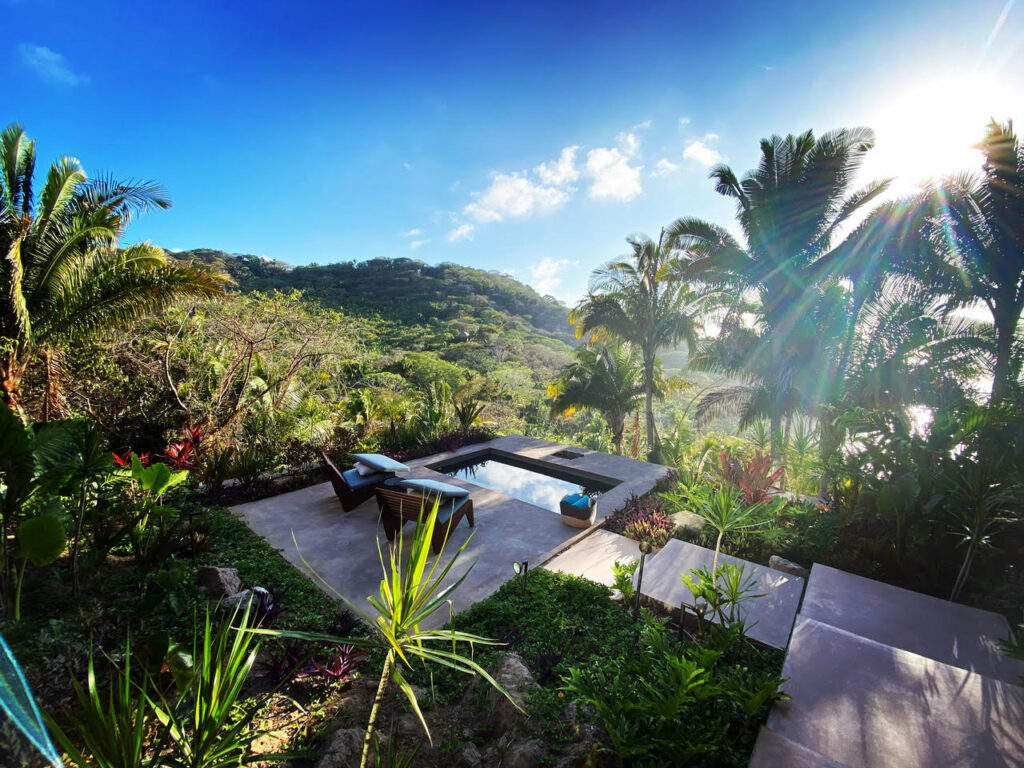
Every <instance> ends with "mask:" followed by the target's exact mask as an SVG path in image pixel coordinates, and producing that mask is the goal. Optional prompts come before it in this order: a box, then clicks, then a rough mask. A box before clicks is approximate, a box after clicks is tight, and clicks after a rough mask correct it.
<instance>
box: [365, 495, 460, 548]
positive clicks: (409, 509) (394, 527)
mask: <svg viewBox="0 0 1024 768" xmlns="http://www.w3.org/2000/svg"><path fill="white" fill-rule="evenodd" d="M403 482H407V481H403ZM408 482H411V481H408ZM409 490H410V491H411V492H407V491H404V490H398V489H393V488H382V487H380V486H378V487H377V488H375V489H374V492H375V494H376V496H377V506H378V507H379V508H380V516H381V522H382V523H383V524H384V534H385V535H386V536H387V537H388V541H390V542H393V541H394V540H395V534H397V533H398V531H399V530H400V529H401V527H402V526H403V525H405V523H406V521H408V520H412V521H413V522H417V521H419V519H420V515H421V513H422V514H423V515H427V514H428V513H429V512H430V510H431V509H433V506H434V502H435V501H436V500H437V499H438V498H440V504H439V505H438V509H437V522H436V523H435V524H434V536H433V538H432V540H431V542H430V545H431V548H432V549H433V550H434V554H435V555H436V554H437V553H438V552H440V551H441V547H443V546H444V542H445V539H447V538H448V533H449V531H451V530H452V529H453V528H455V526H457V525H458V524H459V521H460V520H461V519H462V518H463V517H465V518H466V520H468V521H469V527H470V528H472V527H473V500H472V499H471V498H470V497H469V496H460V497H453V496H445V495H444V494H443V493H439V492H438V491H436V490H430V489H420V488H410V489H409Z"/></svg>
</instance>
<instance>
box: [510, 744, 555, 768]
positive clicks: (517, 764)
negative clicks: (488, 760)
mask: <svg viewBox="0 0 1024 768" xmlns="http://www.w3.org/2000/svg"><path fill="white" fill-rule="evenodd" d="M547 753H548V750H547V747H546V746H544V742H543V741H541V740H540V739H530V740H529V741H520V742H516V743H514V744H513V745H512V746H511V747H509V749H508V752H506V753H505V756H504V757H503V758H502V759H501V768H535V766H538V765H540V762H541V760H542V759H543V758H544V756H545V755H547Z"/></svg>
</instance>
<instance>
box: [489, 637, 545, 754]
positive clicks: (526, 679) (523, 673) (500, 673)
mask: <svg viewBox="0 0 1024 768" xmlns="http://www.w3.org/2000/svg"><path fill="white" fill-rule="evenodd" d="M494 680H495V681H496V682H497V683H498V685H500V686H501V687H502V688H504V689H505V690H506V691H508V693H509V695H510V696H511V697H512V700H513V701H515V703H516V704H518V705H519V706H520V707H523V706H524V702H525V701H526V697H527V696H528V695H529V694H530V693H532V692H533V691H534V690H536V689H537V688H538V687H539V686H538V685H537V681H536V680H534V679H533V675H531V674H530V670H528V669H527V668H526V665H525V664H523V661H522V659H520V658H519V656H517V655H516V654H514V653H510V654H509V655H507V656H503V657H502V659H501V662H500V663H499V664H498V669H497V671H495V673H494ZM487 700H488V701H489V702H490V704H491V706H492V707H493V708H494V713H495V717H496V719H497V726H498V728H499V729H500V730H502V731H504V730H507V729H508V728H509V727H510V726H511V725H512V724H513V723H514V722H515V721H516V720H517V719H518V718H519V717H520V714H521V713H520V712H519V710H517V709H516V707H515V705H513V704H512V702H511V701H509V700H508V698H506V697H505V696H504V695H503V694H502V693H501V692H500V691H498V690H497V689H495V688H493V687H492V688H491V689H490V690H489V691H488V692H487ZM503 765H504V763H503Z"/></svg>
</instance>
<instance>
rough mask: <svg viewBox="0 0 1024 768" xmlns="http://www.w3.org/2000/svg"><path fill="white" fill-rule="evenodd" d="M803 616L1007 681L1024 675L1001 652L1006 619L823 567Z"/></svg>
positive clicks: (814, 573) (817, 568)
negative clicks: (1000, 644) (1000, 647)
mask: <svg viewBox="0 0 1024 768" xmlns="http://www.w3.org/2000/svg"><path fill="white" fill-rule="evenodd" d="M800 615H801V616H806V617H807V618H810V619H815V620H817V621H820V622H823V623H825V624H830V625H831V626H833V627H837V628H839V629H845V630H846V631H848V632H852V633H853V634H855V635H860V636H861V637H865V638H868V639H870V640H877V641H878V642H880V643H884V644H885V645H891V646H892V647H893V648H901V649H903V650H905V651H913V652H914V653H917V654H920V655H921V656H926V657H928V658H929V659H935V660H936V661H941V662H944V663H946V664H952V665H953V666H957V667H960V668H962V669H967V670H972V671H975V672H978V673H980V674H983V675H986V676H988V677H993V678H996V679H999V680H1005V681H1006V682H1010V683H1017V682H1019V680H1020V678H1021V676H1022V675H1024V662H1019V661H1016V660H1014V659H1010V658H1007V657H1006V656H1005V655H1003V654H1002V653H1000V651H999V641H1000V640H1005V639H1006V638H1007V637H1009V634H1010V627H1009V624H1008V623H1007V621H1006V619H1005V618H1004V617H1003V616H1001V615H999V614H997V613H991V612H989V611H982V610H979V609H977V608H971V607H969V606H966V605H961V604H959V603H951V602H949V601H947V600H941V599H939V598H937V597H931V596H929V595H922V594H920V593H918V592H911V591H909V590H906V589H901V588H899V587H894V586H892V585H890V584H883V583H882V582H880V581H873V580H872V579H866V578H864V577H863V576H855V575H853V574H852V573H846V572H844V571H839V570H836V569H835V568H829V567H828V566H825V565H821V564H819V563H816V564H815V565H814V567H813V569H812V570H811V577H810V579H809V580H808V584H807V593H806V594H805V595H804V602H803V607H802V608H801V609H800Z"/></svg>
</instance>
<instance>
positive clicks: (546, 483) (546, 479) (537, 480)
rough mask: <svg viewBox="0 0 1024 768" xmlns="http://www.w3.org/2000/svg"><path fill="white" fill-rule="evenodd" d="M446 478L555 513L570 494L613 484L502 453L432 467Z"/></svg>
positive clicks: (595, 491)
mask: <svg viewBox="0 0 1024 768" xmlns="http://www.w3.org/2000/svg"><path fill="white" fill-rule="evenodd" d="M436 469H437V471H438V472H443V473H444V474H446V475H448V476H449V477H457V478H459V479H460V480H465V481H467V482H470V483H473V484H474V485H480V486H483V487H484V488H490V489H491V490H492V491H497V492H498V493H503V494H505V495H506V496H511V497H512V498H514V499H519V500H520V501H525V502H527V503H529V504H534V505H536V506H538V507H543V508H544V509H550V510H551V511H552V512H558V511H559V508H558V502H560V501H561V500H562V498H563V497H565V496H568V495H569V494H570V493H586V494H589V495H591V496H597V495H599V494H600V493H601V492H603V491H609V490H611V489H612V488H613V487H614V485H613V484H611V483H602V482H600V481H595V480H588V479H584V478H581V477H577V476H573V475H572V474H569V473H567V472H559V471H558V470H548V469H538V468H537V467H534V466H532V465H527V464H525V463H522V464H520V463H517V462H515V461H514V460H512V459H507V458H505V457H504V456H485V457H477V458H473V459H468V460H466V461H462V462H459V463H450V464H443V465H441V466H439V467H437V468H436Z"/></svg>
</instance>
